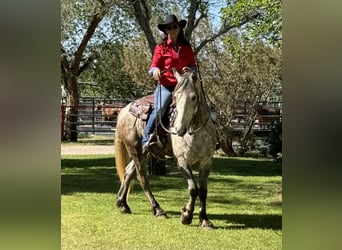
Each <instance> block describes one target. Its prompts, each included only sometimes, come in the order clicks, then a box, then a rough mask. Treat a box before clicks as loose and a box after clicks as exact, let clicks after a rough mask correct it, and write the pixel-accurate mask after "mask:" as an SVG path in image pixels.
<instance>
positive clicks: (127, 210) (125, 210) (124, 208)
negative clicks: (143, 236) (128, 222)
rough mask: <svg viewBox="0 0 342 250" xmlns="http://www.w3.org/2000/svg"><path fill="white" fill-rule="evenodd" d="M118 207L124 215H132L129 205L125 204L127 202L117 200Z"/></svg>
mask: <svg viewBox="0 0 342 250" xmlns="http://www.w3.org/2000/svg"><path fill="white" fill-rule="evenodd" d="M116 206H117V207H118V208H119V209H120V212H121V213H122V214H131V213H132V212H131V209H130V208H129V206H128V205H127V204H125V202H123V201H121V200H117V201H116Z"/></svg>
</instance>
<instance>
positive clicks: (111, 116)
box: [61, 97, 132, 139]
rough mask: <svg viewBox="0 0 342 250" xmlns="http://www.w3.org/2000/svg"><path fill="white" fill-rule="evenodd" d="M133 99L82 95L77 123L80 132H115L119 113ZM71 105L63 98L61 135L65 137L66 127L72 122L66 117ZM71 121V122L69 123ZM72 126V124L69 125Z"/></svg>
mask: <svg viewBox="0 0 342 250" xmlns="http://www.w3.org/2000/svg"><path fill="white" fill-rule="evenodd" d="M131 101H132V100H130V99H109V98H106V99H104V98H100V97H81V98H80V103H79V106H78V115H77V122H74V124H76V128H77V133H78V134H114V132H115V127H116V121H117V114H118V113H119V111H120V110H121V109H122V108H123V107H125V106H126V105H127V104H128V103H130V102H131ZM68 109H69V107H68V106H66V104H65V99H62V100H61V137H62V139H63V138H65V137H64V136H65V132H66V131H65V127H67V126H68V125H70V124H71V122H70V121H68V120H67V119H66V112H67V111H68ZM68 123H69V124H68ZM69 127H70V126H69Z"/></svg>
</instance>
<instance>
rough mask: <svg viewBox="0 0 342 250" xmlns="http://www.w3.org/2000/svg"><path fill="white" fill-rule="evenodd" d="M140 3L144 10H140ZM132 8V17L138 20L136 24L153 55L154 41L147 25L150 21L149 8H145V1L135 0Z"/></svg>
mask: <svg viewBox="0 0 342 250" xmlns="http://www.w3.org/2000/svg"><path fill="white" fill-rule="evenodd" d="M140 3H142V4H143V7H144V10H143V9H142V7H141V5H140ZM132 4H133V8H134V16H135V17H136V19H137V20H138V23H139V25H140V27H141V28H142V30H143V31H144V33H145V35H146V38H147V41H148V45H149V47H150V50H151V53H152V54H153V52H154V47H155V46H156V44H157V43H156V41H155V40H154V37H153V34H152V31H151V27H150V24H149V21H150V11H149V8H148V7H147V4H146V2H145V0H135V1H134V2H132Z"/></svg>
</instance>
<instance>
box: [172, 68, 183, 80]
mask: <svg viewBox="0 0 342 250" xmlns="http://www.w3.org/2000/svg"><path fill="white" fill-rule="evenodd" d="M172 72H173V75H174V76H175V78H176V80H177V82H180V80H181V75H180V74H179V73H178V71H177V70H176V69H175V68H172Z"/></svg>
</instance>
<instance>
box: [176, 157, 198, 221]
mask: <svg viewBox="0 0 342 250" xmlns="http://www.w3.org/2000/svg"><path fill="white" fill-rule="evenodd" d="M178 167H179V169H180V171H181V173H182V175H183V177H184V178H185V179H186V180H187V182H188V190H189V194H190V199H189V201H188V203H186V204H185V205H184V207H183V208H182V211H181V222H182V224H186V225H188V224H191V222H192V218H193V213H194V207H195V201H196V197H197V195H198V188H197V185H196V182H195V180H194V177H193V174H192V171H191V169H190V168H188V167H187V164H186V162H182V161H178Z"/></svg>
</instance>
